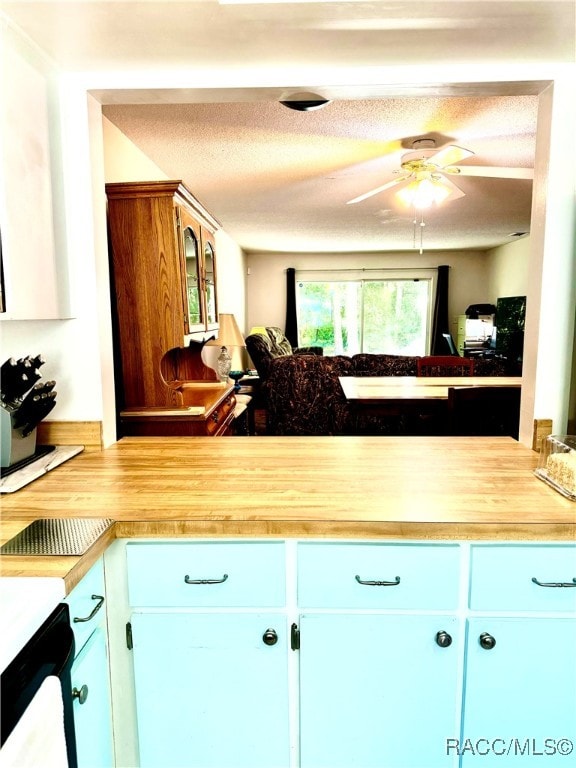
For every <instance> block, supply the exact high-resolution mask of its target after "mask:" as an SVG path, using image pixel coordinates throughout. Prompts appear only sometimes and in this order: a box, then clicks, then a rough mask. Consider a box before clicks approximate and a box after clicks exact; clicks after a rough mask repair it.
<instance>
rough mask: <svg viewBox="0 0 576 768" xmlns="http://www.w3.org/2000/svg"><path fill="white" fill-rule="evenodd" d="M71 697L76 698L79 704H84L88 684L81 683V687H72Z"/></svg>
mask: <svg viewBox="0 0 576 768" xmlns="http://www.w3.org/2000/svg"><path fill="white" fill-rule="evenodd" d="M72 698H73V699H78V701H79V702H80V704H84V702H85V701H86V699H87V698H88V686H87V685H83V686H82V688H80V689H78V688H72Z"/></svg>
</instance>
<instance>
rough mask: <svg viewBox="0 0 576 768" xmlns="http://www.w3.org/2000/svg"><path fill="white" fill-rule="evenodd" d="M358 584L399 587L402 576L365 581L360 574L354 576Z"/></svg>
mask: <svg viewBox="0 0 576 768" xmlns="http://www.w3.org/2000/svg"><path fill="white" fill-rule="evenodd" d="M354 578H355V579H356V581H357V582H358V584H363V585H364V586H367V587H397V586H398V584H400V576H396V578H395V579H394V581H363V580H362V579H361V578H360V576H354Z"/></svg>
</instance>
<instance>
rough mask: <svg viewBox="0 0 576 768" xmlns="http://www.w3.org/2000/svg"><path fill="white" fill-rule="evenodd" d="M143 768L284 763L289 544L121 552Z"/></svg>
mask: <svg viewBox="0 0 576 768" xmlns="http://www.w3.org/2000/svg"><path fill="white" fill-rule="evenodd" d="M126 559H127V564H128V595H129V601H130V605H131V607H132V613H131V618H130V622H131V634H132V647H133V661H134V682H135V692H136V719H137V725H138V746H139V754H140V766H141V768H168V767H170V768H172V767H174V768H176V767H177V768H288V766H289V765H290V718H289V704H288V679H289V674H288V653H289V649H288V647H287V627H288V618H287V613H286V612H285V605H286V568H285V544H284V542H278V541H265V542H262V541H248V540H247V541H241V540H239V541H226V540H223V541H189V542H185V543H183V542H181V541H180V542H164V543H160V542H158V543H152V544H151V543H148V542H135V543H130V544H128V545H127V547H126Z"/></svg>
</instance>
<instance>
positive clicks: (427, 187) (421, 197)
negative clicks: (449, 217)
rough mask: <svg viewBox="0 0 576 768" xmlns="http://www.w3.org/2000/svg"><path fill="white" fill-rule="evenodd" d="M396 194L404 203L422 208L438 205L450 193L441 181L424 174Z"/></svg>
mask: <svg viewBox="0 0 576 768" xmlns="http://www.w3.org/2000/svg"><path fill="white" fill-rule="evenodd" d="M396 194H397V196H398V198H399V199H400V200H401V201H402V202H403V203H404V204H405V205H407V206H410V207H411V208H416V209H418V210H424V209H426V208H430V207H431V206H432V205H440V203H442V202H443V201H444V200H445V199H446V198H447V197H448V196H449V195H450V190H449V189H448V187H446V186H445V185H444V184H442V182H441V181H438V180H436V179H433V178H431V177H430V176H428V175H426V176H424V177H421V178H417V179H414V181H411V182H409V183H408V184H406V186H405V187H403V188H402V189H400V190H399V191H398V192H397V193H396Z"/></svg>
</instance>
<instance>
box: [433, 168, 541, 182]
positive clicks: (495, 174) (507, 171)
mask: <svg viewBox="0 0 576 768" xmlns="http://www.w3.org/2000/svg"><path fill="white" fill-rule="evenodd" d="M442 173H456V174H459V175H460V176H489V177H491V178H495V179H533V178H534V169H533V168H506V167H498V166H495V165H494V166H492V165H461V166H454V167H453V168H450V169H448V168H444V169H443V171H442Z"/></svg>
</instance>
